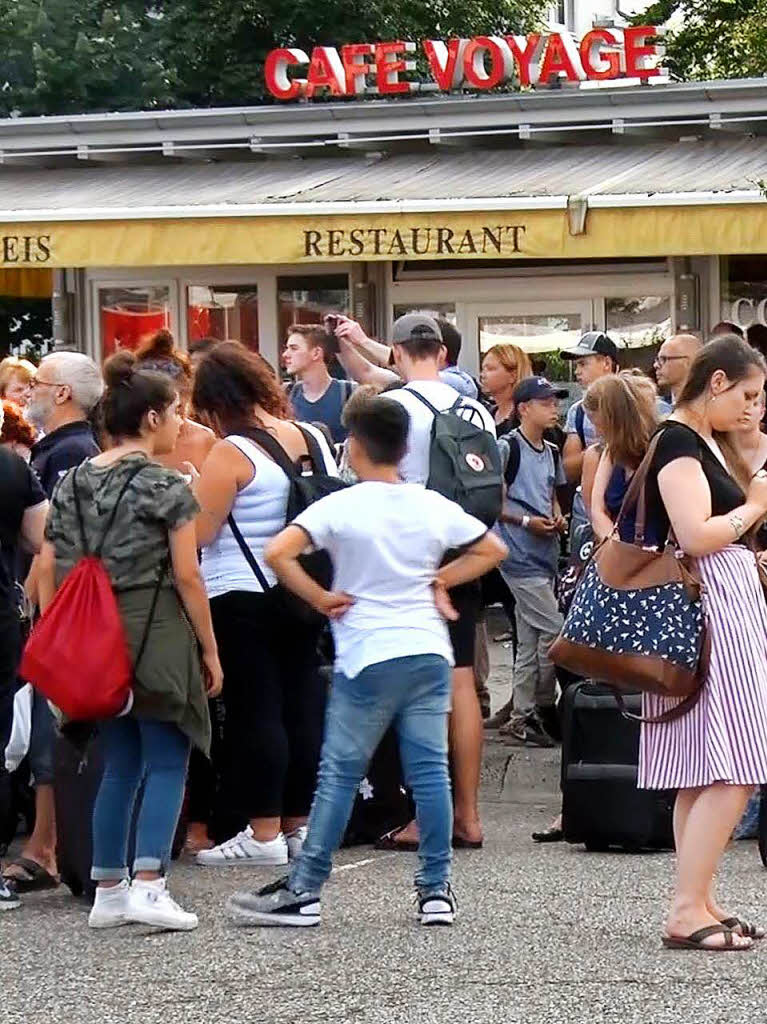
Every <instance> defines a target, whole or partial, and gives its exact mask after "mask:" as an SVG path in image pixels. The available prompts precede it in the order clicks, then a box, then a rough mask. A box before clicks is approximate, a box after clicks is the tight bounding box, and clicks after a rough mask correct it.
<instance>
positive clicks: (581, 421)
mask: <svg viewBox="0 0 767 1024" xmlns="http://www.w3.org/2000/svg"><path fill="white" fill-rule="evenodd" d="M585 423H586V410H585V409H584V408H583V403H582V402H579V403H578V404H577V405H576V407H575V432H576V434H577V435H578V437H579V438H580V442H581V447H582V448H583V450H584V451H586V430H585Z"/></svg>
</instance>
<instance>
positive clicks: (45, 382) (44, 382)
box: [29, 377, 61, 391]
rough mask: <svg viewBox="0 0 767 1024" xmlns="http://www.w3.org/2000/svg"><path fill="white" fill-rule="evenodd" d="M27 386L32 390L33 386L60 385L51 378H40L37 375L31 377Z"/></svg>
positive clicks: (55, 386)
mask: <svg viewBox="0 0 767 1024" xmlns="http://www.w3.org/2000/svg"><path fill="white" fill-rule="evenodd" d="M29 386H30V388H31V389H32V390H33V391H34V389H35V388H42V387H45V388H58V387H60V386H61V385H60V384H58V383H57V382H55V381H52V380H40V378H39V377H33V378H32V380H31V381H30V382H29Z"/></svg>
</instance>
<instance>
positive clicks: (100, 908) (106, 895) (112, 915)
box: [88, 878, 130, 928]
mask: <svg viewBox="0 0 767 1024" xmlns="http://www.w3.org/2000/svg"><path fill="white" fill-rule="evenodd" d="M129 899H130V882H129V881H128V879H127V878H123V880H122V881H121V882H120V883H119V885H110V886H99V887H98V889H96V898H95V900H94V901H93V909H92V910H91V912H90V914H89V915H88V927H89V928H119V927H120V925H123V924H130V920H129V918H128V902H129Z"/></svg>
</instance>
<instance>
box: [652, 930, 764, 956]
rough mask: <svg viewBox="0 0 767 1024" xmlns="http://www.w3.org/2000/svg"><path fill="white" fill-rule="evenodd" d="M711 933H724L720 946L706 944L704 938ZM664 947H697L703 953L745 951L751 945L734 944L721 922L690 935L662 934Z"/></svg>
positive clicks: (729, 931) (730, 933)
mask: <svg viewBox="0 0 767 1024" xmlns="http://www.w3.org/2000/svg"><path fill="white" fill-rule="evenodd" d="M712 935H724V944H723V945H721V946H707V945H706V944H705V941H704V940H705V939H708V938H710V936H712ZM661 941H662V942H663V945H664V946H665V947H666V949H697V950H702V951H703V952H704V953H745V952H747V951H748V950H749V949H753V946H740V945H739V946H736V945H735V943H734V942H733V932H732V929H731V928H727V927H725V925H723V924H711V925H709V926H708V927H707V928H699V929H698V931H697V932H693V933H692V934H691V935H686V936H684V935H664V936H663V937H662V939H661Z"/></svg>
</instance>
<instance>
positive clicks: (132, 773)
mask: <svg viewBox="0 0 767 1024" xmlns="http://www.w3.org/2000/svg"><path fill="white" fill-rule="evenodd" d="M101 735H102V738H103V743H104V775H103V778H102V780H101V786H100V787H99V792H98V796H97V797H96V803H95V805H94V808H93V868H92V870H91V878H92V879H93V880H94V881H96V882H99V881H112V880H115V879H119V878H128V877H129V875H130V871H129V870H128V836H129V834H130V830H131V825H132V823H133V805H134V803H135V801H136V794H137V792H138V789H139V786H140V785H141V783H142V781H143V783H144V788H143V792H142V795H141V807H140V808H139V812H138V815H137V818H136V856H135V860H134V862H133V871H134V873H135V872H137V871H164V870H165V869H166V867H167V865H168V862H169V861H170V850H171V845H172V843H173V835H174V833H175V831H176V825H177V823H178V816H179V813H180V811H181V802H182V800H183V798H184V783H185V781H186V765H187V760H188V758H189V740H188V739H187V737H186V736H185V735H184V734H183V733H182V732H181V730H180V729H179V728H177V726H175V725H172V724H171V723H169V722H154V721H147V720H139V719H136V718H130V717H125V718H112V719H110V720H109V721H108V722H106V723H104V725H103V726H102V729H101Z"/></svg>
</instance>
